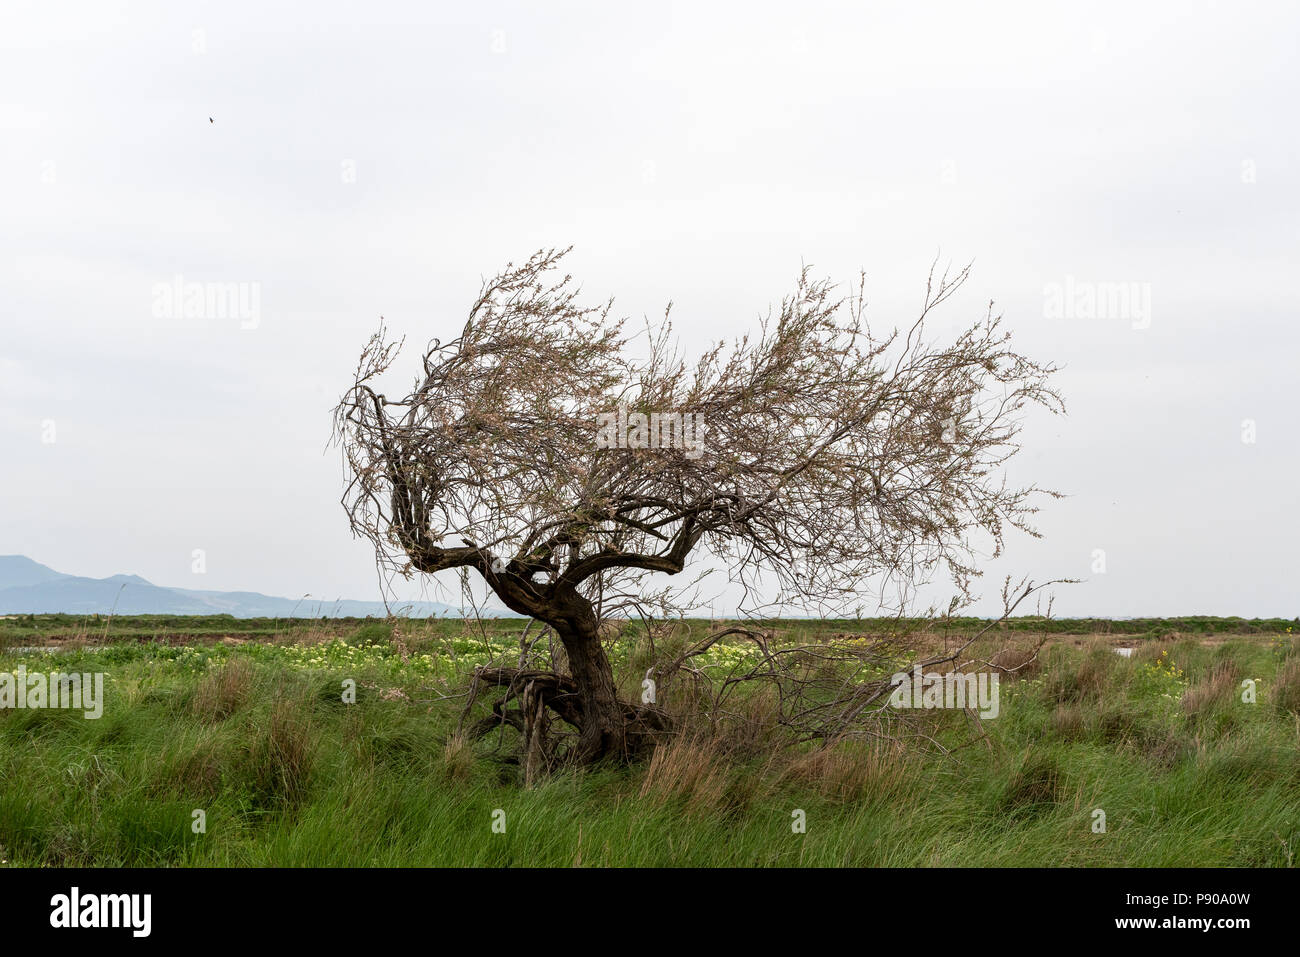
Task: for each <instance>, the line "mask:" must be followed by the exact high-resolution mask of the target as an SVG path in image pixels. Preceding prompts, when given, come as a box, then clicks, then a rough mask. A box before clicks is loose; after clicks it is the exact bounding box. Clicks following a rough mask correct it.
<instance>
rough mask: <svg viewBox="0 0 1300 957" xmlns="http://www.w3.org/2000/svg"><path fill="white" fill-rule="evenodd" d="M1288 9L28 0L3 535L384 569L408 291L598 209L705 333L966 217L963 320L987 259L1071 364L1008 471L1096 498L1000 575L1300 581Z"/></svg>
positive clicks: (1182, 595) (138, 569) (5, 213)
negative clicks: (1057, 406) (233, 307)
mask: <svg viewBox="0 0 1300 957" xmlns="http://www.w3.org/2000/svg"><path fill="white" fill-rule="evenodd" d="M1298 35H1300V12H1297V8H1296V7H1294V6H1293V5H1290V4H1283V3H1277V4H1263V3H1218V4H1215V3H1210V2H1187V3H1173V2H1170V3H1162V4H1155V3H1150V4H1134V3H1131V2H1126V3H1090V4H1071V5H1065V4H1045V3H1025V4H998V5H984V4H971V3H964V2H954V3H918V2H902V3H861V4H848V3H844V4H820V3H801V4H798V5H795V4H783V5H772V4H759V3H747V4H744V5H741V4H736V3H730V4H701V3H683V4H665V3H659V4H650V5H646V4H639V5H635V6H632V5H620V6H619V8H618V9H615V8H614V5H612V4H601V5H596V4H563V3H546V4H542V3H517V4H515V3H484V4H467V3H461V4H454V5H453V4H433V3H410V4H399V3H379V2H373V0H368V2H364V3H361V2H359V3H332V2H318V3H313V4H303V3H300V4H294V5H292V6H290V5H275V4H269V3H265V2H260V3H244V2H232V0H223V2H214V3H210V4H209V3H134V4H123V5H117V4H110V3H102V2H100V3H84V4H58V5H55V4H49V3H23V2H18V0H6V2H5V3H4V5H3V7H0V222H3V228H2V229H0V333H2V335H0V449H2V450H3V451H2V452H0V491H3V506H0V553H21V554H26V555H29V556H31V557H33V558H35V559H37V560H39V561H42V562H45V563H46V564H49V565H51V566H53V567H55V568H57V569H59V570H61V571H66V572H71V573H77V574H86V575H94V576H103V575H109V574H113V573H116V572H134V573H139V574H141V575H144V576H145V577H146V578H149V579H150V580H152V581H155V582H157V583H160V584H170V585H179V586H185V587H205V588H218V589H254V590H259V591H264V592H268V593H273V594H283V595H292V596H298V595H302V594H304V593H311V594H312V595H314V596H317V597H323V598H334V597H337V596H340V595H342V596H346V597H353V598H372V597H377V595H376V586H375V576H374V572H373V566H372V560H371V555H370V552H369V550H368V548H367V547H366V546H365V545H364V544H362V543H360V542H357V541H354V540H353V539H352V538H351V536H350V533H349V532H348V529H347V524H346V522H345V520H344V517H343V513H342V511H341V509H340V507H339V505H338V496H339V493H340V491H341V482H342V469H341V465H340V462H339V459H338V457H337V454H336V453H334V452H330V451H327V449H326V445H327V440H328V437H329V409H330V407H331V405H332V404H333V400H334V399H335V398H336V396H337V395H338V393H339V392H340V391H341V390H342V389H343V387H344V386H345V385H346V384H347V381H348V375H349V372H350V371H351V369H352V366H353V364H354V363H355V359H356V354H357V352H358V349H359V347H360V346H361V345H362V343H363V342H364V341H365V339H366V337H367V336H368V335H369V334H370V332H371V331H373V329H374V328H375V326H376V324H377V321H378V317H379V316H380V315H381V314H382V315H383V316H385V317H386V318H387V320H388V323H389V325H390V327H391V329H392V330H393V331H394V332H396V333H398V334H405V335H407V336H408V337H409V339H410V340H414V341H418V342H422V341H424V340H426V339H428V338H431V337H433V336H442V337H444V338H447V337H449V336H450V335H454V334H455V332H456V331H457V330H458V329H459V327H460V325H461V323H462V322H463V317H464V314H465V310H466V308H467V306H468V305H469V303H470V301H471V300H472V297H473V295H474V294H475V293H476V292H477V289H478V284H479V280H480V277H481V276H483V275H484V274H488V273H491V272H492V271H494V270H495V269H497V268H498V267H499V266H501V265H503V264H504V263H505V262H506V261H507V260H510V259H516V260H517V259H520V258H523V257H525V256H526V255H527V254H528V253H529V252H531V251H532V250H534V249H536V248H537V247H539V246H543V245H568V244H570V243H572V244H574V245H575V246H576V249H575V252H574V254H573V256H572V258H571V262H570V269H571V271H572V272H573V273H574V274H575V276H577V277H579V278H580V279H581V280H582V281H583V283H584V286H585V288H586V289H587V290H588V291H590V293H591V295H592V298H593V299H600V298H605V297H607V296H609V295H614V296H615V297H616V300H617V307H618V309H619V310H620V311H621V312H623V313H625V314H627V315H629V316H632V317H637V318H639V317H640V316H642V315H645V314H649V315H656V314H658V313H660V312H661V311H662V308H663V305H664V303H665V302H666V301H667V300H669V299H672V300H673V301H674V302H675V309H674V312H675V315H676V318H677V321H678V323H679V324H680V326H681V328H682V329H683V330H684V334H685V337H686V340H687V344H688V345H690V346H696V345H700V344H702V343H703V342H704V341H705V340H706V339H710V338H714V337H719V336H731V335H734V334H736V333H739V332H741V331H744V330H746V329H748V328H752V326H753V324H754V322H755V320H756V317H757V316H758V315H759V313H760V312H762V311H765V310H766V308H767V306H768V304H769V303H771V302H773V301H776V300H779V299H780V297H781V296H782V294H784V293H785V292H787V291H788V290H789V288H790V286H791V284H792V281H793V279H794V277H795V276H796V275H797V272H798V270H799V266H800V263H801V262H805V261H806V262H808V263H811V264H813V265H814V266H815V267H816V269H817V270H818V271H819V272H822V273H826V274H829V275H832V276H835V277H840V278H844V279H848V278H850V277H851V276H852V275H853V274H854V273H855V272H856V270H857V269H858V268H859V267H862V268H865V269H866V271H867V274H868V280H869V294H870V296H871V299H872V307H871V308H872V316H873V317H874V320H875V322H877V323H886V322H893V321H898V322H902V321H905V320H908V319H910V318H911V317H912V315H913V313H914V311H915V308H916V305H917V303H918V301H919V298H920V294H921V291H922V289H923V283H924V279H925V274H926V271H927V268H928V266H929V263H930V262H931V260H932V259H933V258H934V257H935V255H936V254H937V253H942V255H943V257H944V258H945V259H952V260H954V261H957V262H965V261H968V260H973V261H974V262H975V273H974V278H973V279H972V281H971V283H970V284H969V286H968V287H967V290H966V294H965V295H964V296H963V297H962V298H960V299H958V300H956V301H955V302H953V303H952V304H951V305H950V306H949V307H948V308H947V311H946V312H945V313H944V314H943V316H944V318H945V320H946V321H949V322H951V323H953V324H954V325H955V324H957V323H960V322H964V321H966V320H968V319H972V318H974V317H975V316H977V315H978V314H979V313H980V312H981V310H982V306H983V304H984V303H986V302H987V301H988V300H989V299H995V300H997V303H998V306H999V308H1000V309H1001V311H1002V312H1003V313H1004V314H1005V316H1006V321H1007V323H1008V324H1009V326H1010V327H1011V328H1012V329H1013V330H1014V331H1015V333H1016V335H1017V341H1018V343H1019V345H1020V346H1021V347H1022V349H1023V350H1024V351H1026V352H1028V353H1029V354H1030V355H1033V356H1035V357H1039V358H1044V359H1053V360H1056V361H1058V362H1060V363H1062V364H1064V365H1065V366H1066V369H1065V371H1064V372H1063V373H1062V374H1061V376H1060V378H1059V386H1060V388H1061V389H1062V391H1063V392H1064V393H1065V396H1066V399H1067V401H1068V403H1069V407H1070V415H1069V416H1068V417H1067V418H1064V419H1051V418H1047V419H1035V420H1033V421H1031V422H1030V424H1029V428H1028V430H1027V432H1026V434H1025V436H1024V438H1025V441H1026V444H1027V449H1026V451H1025V452H1024V453H1023V454H1022V456H1021V458H1020V460H1019V461H1018V463H1017V464H1016V466H1015V468H1014V470H1013V477H1015V478H1020V479H1022V480H1026V479H1028V480H1034V481H1038V482H1040V483H1042V484H1046V485H1050V486H1054V487H1057V488H1059V489H1061V490H1063V491H1065V492H1068V493H1069V494H1070V497H1069V498H1067V499H1065V500H1063V501H1059V502H1055V503H1048V504H1047V506H1046V509H1045V512H1044V513H1043V515H1042V517H1041V522H1040V527H1041V528H1042V530H1043V532H1044V533H1045V538H1044V539H1043V540H1042V541H1033V540H1031V539H1028V538H1024V537H1019V538H1013V539H1012V540H1011V541H1010V543H1009V544H1010V549H1009V555H1008V557H1007V559H1006V560H1005V561H1004V562H1002V563H1001V564H999V565H998V566H997V567H996V568H993V569H992V570H991V572H990V574H1001V573H1002V572H1017V573H1029V574H1032V575H1034V576H1037V577H1040V578H1041V577H1062V576H1066V577H1079V578H1085V579H1087V582H1086V583H1084V584H1080V585H1075V586H1072V587H1070V588H1068V589H1065V590H1062V591H1060V592H1058V604H1057V609H1058V611H1060V612H1064V613H1068V614H1097V615H1141V614H1175V613H1206V614H1241V615H1247V616H1255V615H1261V616H1262V615H1286V616H1288V617H1289V616H1292V615H1295V614H1296V613H1297V608H1296V598H1295V596H1296V585H1297V575H1296V571H1297V561H1296V557H1295V554H1296V553H1295V548H1296V532H1297V530H1298V523H1297V504H1298V503H1297V492H1296V488H1297V485H1298V484H1300V483H1298V482H1297V475H1298V474H1300V427H1298V426H1297V414H1296V412H1297V402H1296V365H1297V341H1298V340H1300V336H1298V335H1297V333H1296V325H1295V323H1296V316H1297V311H1298V310H1297V305H1298V304H1300V295H1298V293H1297V284H1296V281H1295V279H1296V265H1297V260H1298V254H1300V219H1298V213H1300V127H1297V124H1296V123H1295V120H1294V115H1293V114H1294V102H1295V97H1296V93H1297V91H1298V89H1300V84H1298V83H1297V79H1298V74H1300V67H1298V66H1297V63H1298V61H1297V58H1296V56H1295V42H1296V37H1297V36H1298ZM209 117H211V118H212V120H213V122H211V123H210V122H209ZM349 170H351V171H354V173H355V181H354V182H349V181H347V180H348V179H349V177H348V176H347V175H345V174H346V173H347V171H349ZM178 275H179V276H183V277H184V278H185V280H186V281H197V282H240V283H250V284H251V283H257V284H260V285H259V287H258V288H259V289H260V296H261V302H260V306H261V313H260V320H259V321H258V323H257V326H256V328H251V329H250V328H241V327H240V326H241V324H240V323H239V322H238V321H237V320H233V319H230V320H224V319H222V320H186V319H184V318H159V317H156V316H155V315H154V310H153V291H154V286H155V285H156V284H158V283H165V282H170V281H172V280H173V278H174V277H176V276H178ZM1067 277H1069V278H1070V279H1071V280H1072V281H1073V282H1075V283H1076V284H1088V283H1117V282H1132V283H1140V284H1143V285H1142V286H1141V287H1139V288H1142V289H1145V290H1148V291H1149V294H1150V297H1151V298H1150V301H1151V311H1150V316H1149V317H1148V318H1149V322H1147V321H1145V320H1144V319H1142V318H1141V317H1139V318H1138V319H1137V320H1134V319H1132V317H1126V316H1119V317H1100V318H1087V317H1080V316H1076V317H1074V318H1049V317H1048V316H1047V315H1045V288H1047V287H1049V286H1050V285H1051V284H1054V283H1056V284H1064V283H1065V282H1066V281H1067ZM1135 326H1138V327H1139V328H1135ZM1142 326H1145V328H1141V327H1142ZM409 360H410V361H411V362H412V363H414V362H415V356H414V355H411V356H409ZM1245 420H1252V421H1253V422H1254V427H1255V434H1256V441H1254V442H1253V443H1249V442H1244V441H1243V422H1244V421H1245ZM51 423H52V426H53V432H52V433H51V431H50V424H51ZM49 438H53V439H54V441H52V442H51V441H43V439H49ZM199 548H201V549H204V550H205V552H206V556H207V573H206V575H204V576H203V577H202V578H201V579H200V578H198V577H197V576H194V575H192V574H191V555H192V553H193V551H194V549H199ZM1097 549H1102V550H1104V552H1105V560H1106V570H1105V573H1104V574H1096V573H1094V572H1093V569H1092V565H1093V561H1094V552H1095V550H1097ZM992 584H993V583H992V582H989V586H990V588H989V591H992V590H993V589H992V587H991V586H992ZM417 591H418V589H416V588H414V587H412V588H411V589H410V590H409V595H410V596H413V595H414V594H416V593H417ZM721 603H722V604H723V605H725V596H724V599H723V600H722V602H721ZM989 607H990V606H989V605H987V604H986V605H985V606H984V608H985V610H988V608H989Z"/></svg>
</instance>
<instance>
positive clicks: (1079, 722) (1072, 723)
mask: <svg viewBox="0 0 1300 957" xmlns="http://www.w3.org/2000/svg"><path fill="white" fill-rule="evenodd" d="M1087 730H1088V725H1087V722H1086V721H1085V720H1084V716H1083V709H1082V708H1080V707H1079V706H1078V705H1077V704H1058V705H1057V706H1056V710H1055V711H1054V712H1052V731H1053V733H1054V734H1056V736H1057V737H1059V738H1061V739H1062V740H1064V741H1077V740H1079V739H1080V738H1082V737H1083V736H1084V735H1085V734H1086V733H1087Z"/></svg>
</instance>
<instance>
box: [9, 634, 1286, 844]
mask: <svg viewBox="0 0 1300 957" xmlns="http://www.w3.org/2000/svg"><path fill="white" fill-rule="evenodd" d="M454 624H455V623H445V622H443V623H437V624H436V625H434V626H432V627H429V628H427V629H425V630H424V631H420V630H418V629H416V630H411V629H410V627H409V626H408V625H406V624H403V625H402V626H401V627H400V628H399V629H398V631H397V634H396V635H395V634H394V631H393V629H392V627H391V626H389V625H387V624H385V623H374V622H371V623H360V622H355V623H351V624H350V625H347V626H343V625H338V626H331V629H330V630H328V631H327V632H325V633H320V632H318V633H317V634H316V635H315V638H314V643H312V644H305V645H297V644H293V643H291V642H283V641H282V642H280V643H276V644H271V643H260V642H255V641H253V642H248V643H246V644H239V645H226V644H215V645H201V646H191V647H178V646H174V645H168V644H162V643H156V642H143V643H142V642H138V641H123V642H119V643H113V644H109V645H106V646H103V647H100V648H76V649H73V650H69V651H66V652H58V653H50V654H41V653H38V654H31V653H24V654H20V653H16V652H12V651H10V652H6V653H3V654H0V668H2V669H4V670H6V671H8V670H12V669H15V668H17V666H18V665H19V664H23V665H25V666H26V667H27V669H28V670H29V671H51V670H55V669H58V670H66V671H71V670H76V671H104V672H107V673H108V675H109V681H108V687H107V702H106V704H105V708H104V714H103V717H102V718H100V719H99V720H86V719H84V718H83V717H82V716H81V715H80V713H77V712H68V711H58V710H3V711H0V859H3V860H4V861H6V862H7V863H8V864H10V865H18V866H34V865H56V866H58V865H65V866H79V865H90V866H136V865H205V866H208V865H216V866H226V865H232V866H247V865H252V866H259V865H287V866H358V865H360V866H383V865H468V866H502V865H557V866H570V865H575V864H581V865H638V866H639V865H661V866H679V865H680V866H692V865H699V866H799V865H804V866H821V865H847V866H925V865H957V866H967V865H969V866H1037V865H1047V866H1099V865H1101V866H1240V867H1257V866H1288V865H1290V864H1292V863H1293V861H1294V855H1295V853H1296V852H1297V851H1300V761H1297V759H1296V754H1297V746H1298V744H1300V717H1298V716H1297V715H1296V713H1295V712H1294V711H1292V710H1289V708H1288V707H1287V706H1286V702H1289V701H1292V700H1294V699H1293V697H1288V693H1289V688H1290V686H1285V687H1284V686H1282V685H1283V684H1284V683H1285V680H1292V681H1293V680H1295V679H1294V678H1290V679H1284V675H1288V674H1293V675H1300V670H1297V668H1296V662H1297V661H1300V654H1298V653H1297V649H1296V645H1295V642H1294V641H1293V640H1292V638H1291V636H1290V635H1289V634H1287V633H1286V630H1285V626H1283V627H1281V628H1279V629H1277V630H1276V632H1275V633H1273V634H1271V635H1267V634H1266V635H1262V636H1250V635H1246V636H1242V637H1237V638H1231V639H1228V640H1227V641H1225V642H1223V643H1221V644H1207V643H1205V642H1203V641H1201V640H1198V639H1196V638H1193V637H1186V636H1190V635H1192V634H1195V633H1194V632H1191V631H1184V632H1183V635H1184V636H1185V637H1182V638H1180V639H1174V640H1166V641H1158V642H1157V641H1153V642H1151V643H1149V644H1144V645H1143V646H1142V647H1140V648H1139V651H1138V653H1137V654H1135V656H1134V657H1133V658H1131V659H1125V658H1121V657H1120V656H1118V655H1115V654H1113V653H1112V652H1111V651H1110V650H1109V649H1107V648H1105V647H1100V646H1096V645H1095V643H1093V642H1088V641H1085V642H1084V643H1083V645H1084V646H1083V647H1077V648H1076V647H1074V645H1073V643H1072V642H1062V643H1061V644H1058V645H1054V646H1051V647H1050V648H1048V649H1046V650H1045V652H1044V654H1043V656H1042V659H1041V661H1040V666H1039V667H1038V668H1037V669H1036V670H1035V671H1034V672H1033V673H1032V674H1030V675H1028V676H1027V677H1023V678H1019V679H1016V680H1009V681H1005V682H1004V683H1003V684H1002V689H1001V691H1002V701H1001V715H1000V716H999V717H998V718H997V719H996V720H992V721H987V722H985V725H984V727H985V729H986V730H987V731H988V732H989V737H988V739H987V740H986V741H981V742H979V743H977V744H975V745H973V746H971V747H967V748H965V749H963V750H960V751H957V752H956V753H955V754H953V755H948V756H944V755H939V754H933V753H928V754H922V753H917V752H915V751H910V750H899V749H895V748H882V747H879V746H877V747H874V748H872V747H870V746H868V745H865V744H862V745H855V744H844V745H840V746H838V747H836V748H833V749H831V750H830V751H829V752H822V753H811V752H807V751H802V752H801V751H798V750H795V751H791V752H788V753H785V752H782V753H777V752H773V751H771V750H770V749H750V750H749V751H745V750H735V749H733V750H731V751H727V750H726V748H724V747H722V746H721V745H719V744H717V743H716V742H715V743H714V744H715V745H716V746H710V745H709V744H707V743H704V744H701V743H698V742H689V741H685V742H680V743H679V744H677V745H675V746H673V747H666V748H665V749H663V751H662V752H661V753H660V754H659V755H658V757H657V758H656V760H655V762H653V763H652V762H648V761H647V762H642V763H639V764H636V765H632V766H606V767H601V768H597V769H592V770H587V771H565V772H562V773H558V774H555V775H553V776H552V777H550V778H547V779H545V780H544V781H543V782H542V783H540V784H539V785H537V786H535V787H533V788H531V789H525V788H524V787H523V786H522V784H521V774H520V771H519V767H518V765H517V764H516V763H511V756H512V754H513V752H514V745H515V741H514V738H513V735H514V732H513V731H508V732H505V733H503V735H502V736H498V735H495V734H493V735H490V736H489V737H488V738H486V739H484V740H483V741H481V742H479V743H478V744H476V745H474V746H472V747H471V746H469V745H465V744H464V743H463V742H460V741H459V740H458V739H454V738H453V732H454V730H455V727H456V723H457V720H458V718H459V714H460V710H461V708H462V706H463V698H460V697H454V696H456V695H458V694H459V693H460V692H462V691H463V690H464V680H463V674H464V672H465V671H466V670H467V669H468V668H470V667H472V666H473V664H475V663H481V662H482V661H484V660H488V659H489V658H491V657H493V656H501V655H509V654H511V653H512V652H511V649H512V648H517V633H518V630H519V629H520V627H521V626H522V623H521V622H511V623H507V625H506V626H505V627H502V628H500V629H496V630H495V631H494V632H493V633H492V634H490V635H489V637H488V639H487V641H486V643H485V641H484V639H483V637H482V636H476V635H473V634H469V633H466V632H465V630H464V626H463V624H462V625H460V627H459V628H456V627H452V626H453V625H454ZM1171 630H1178V631H1181V629H1171ZM408 632H409V633H408ZM304 634H305V632H304ZM627 644H628V643H626V642H619V643H616V648H615V651H616V654H615V656H614V657H615V659H616V661H620V662H622V663H624V664H626V665H627V666H628V668H629V669H631V668H633V667H634V666H637V665H639V663H640V660H641V657H643V656H644V653H645V652H644V649H638V648H636V647H625V645H627ZM1162 652H1163V654H1162ZM718 661H719V667H723V666H726V655H725V654H723V655H722V657H720V658H719V659H718ZM1216 676H1217V677H1216ZM1244 678H1252V679H1255V680H1256V681H1257V683H1258V685H1257V686H1258V695H1259V698H1258V701H1257V703H1255V704H1244V703H1242V702H1241V701H1240V687H1239V685H1240V680H1241V679H1244ZM345 679H353V680H355V681H356V683H357V700H356V703H355V704H346V703H344V701H343V698H342V692H343V687H344V684H343V683H344V680H345ZM1216 682H1217V683H1216ZM1292 690H1293V689H1292ZM1189 691H1190V692H1193V693H1191V694H1189ZM482 708H483V704H482V702H480V705H479V712H477V713H482ZM933 717H934V719H935V723H934V725H933V728H932V730H933V731H934V733H935V734H936V736H937V737H938V738H939V739H940V740H942V741H946V742H949V743H953V742H956V741H957V740H958V739H959V737H960V736H961V734H962V729H963V728H965V727H966V725H965V724H964V722H963V721H962V719H960V716H953V715H948V714H935V715H933ZM747 755H748V756H747ZM1098 808H1100V809H1102V810H1104V811H1105V814H1106V825H1107V826H1106V832H1105V833H1093V830H1092V825H1093V820H1094V818H1093V811H1094V809H1098ZM195 810H202V811H204V812H205V815H206V832H205V833H201V834H196V833H194V832H193V830H192V827H191V824H192V821H193V812H194V811H195ZM498 810H499V811H503V812H504V819H505V832H504V833H494V831H493V827H492V825H493V814H494V811H498ZM796 811H802V812H803V815H804V818H805V820H806V831H805V832H804V833H795V832H794V831H793V830H792V827H791V824H792V821H793V820H794V818H793V817H792V814H793V813H794V812H796Z"/></svg>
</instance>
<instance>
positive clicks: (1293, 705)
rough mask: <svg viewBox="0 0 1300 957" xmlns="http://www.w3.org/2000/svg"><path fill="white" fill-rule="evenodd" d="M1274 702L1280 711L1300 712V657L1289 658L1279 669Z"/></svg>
mask: <svg viewBox="0 0 1300 957" xmlns="http://www.w3.org/2000/svg"><path fill="white" fill-rule="evenodd" d="M1273 703H1274V704H1275V705H1276V706H1277V708H1278V710H1279V711H1283V712H1288V711H1289V712H1297V713H1300V658H1288V659H1287V660H1286V662H1285V663H1283V665H1282V667H1281V669H1280V670H1279V671H1278V673H1277V683H1276V685H1275V686H1274V688H1273Z"/></svg>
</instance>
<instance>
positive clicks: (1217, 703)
mask: <svg viewBox="0 0 1300 957" xmlns="http://www.w3.org/2000/svg"><path fill="white" fill-rule="evenodd" d="M1240 673H1241V667H1240V666H1239V665H1238V664H1237V663H1236V662H1235V661H1232V660H1230V659H1229V660H1225V661H1220V662H1217V663H1216V664H1215V665H1214V666H1213V667H1212V668H1211V669H1210V673H1209V674H1208V675H1207V676H1206V677H1205V678H1204V679H1202V680H1201V681H1198V682H1196V683H1195V684H1193V685H1192V686H1191V687H1190V688H1188V689H1187V690H1186V691H1185V692H1183V700H1182V705H1183V711H1184V712H1185V713H1186V714H1187V716H1188V717H1189V718H1193V719H1201V718H1204V717H1207V716H1208V715H1210V714H1211V713H1213V712H1214V711H1215V710H1216V709H1218V708H1221V707H1224V706H1225V705H1228V704H1230V703H1231V702H1232V699H1233V695H1234V694H1235V692H1236V689H1237V679H1238V677H1239V675H1240Z"/></svg>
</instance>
